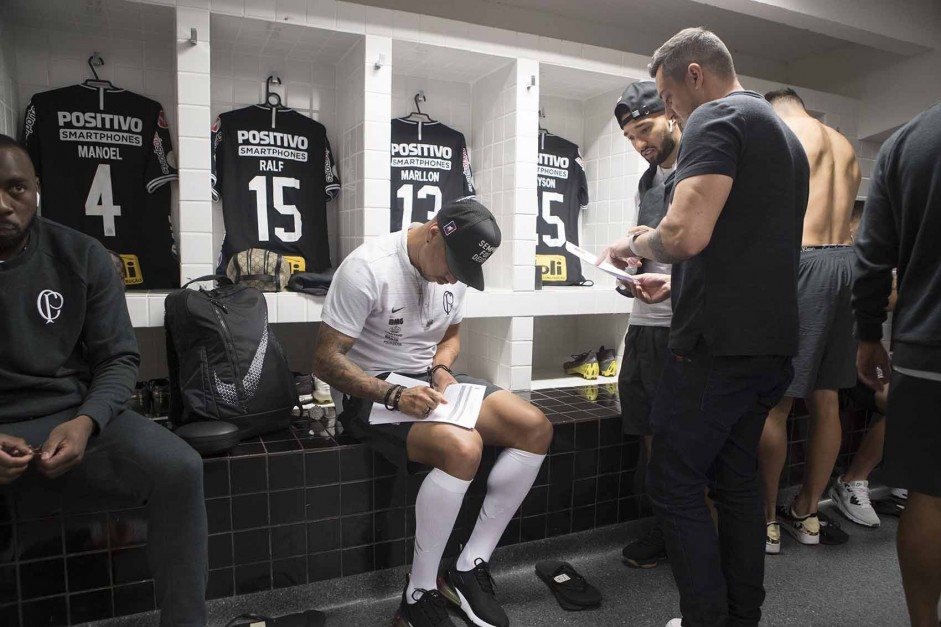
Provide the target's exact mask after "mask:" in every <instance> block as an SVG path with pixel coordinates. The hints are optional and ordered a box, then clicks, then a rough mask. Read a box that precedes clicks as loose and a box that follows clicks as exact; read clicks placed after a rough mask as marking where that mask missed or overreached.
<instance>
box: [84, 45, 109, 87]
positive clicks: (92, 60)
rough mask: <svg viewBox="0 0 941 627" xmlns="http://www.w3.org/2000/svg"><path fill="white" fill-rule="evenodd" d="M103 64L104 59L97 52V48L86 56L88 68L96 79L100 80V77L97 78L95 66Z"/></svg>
mask: <svg viewBox="0 0 941 627" xmlns="http://www.w3.org/2000/svg"><path fill="white" fill-rule="evenodd" d="M104 64H105V60H104V59H102V58H101V55H100V54H98V51H97V50H96V51H95V52H93V53H92V55H91V56H90V57H88V69H90V70H91V73H92V76H94V77H95V80H96V81H100V80H101V79H100V78H98V71H97V70H96V69H95V68H96V67H101V66H102V65H104Z"/></svg>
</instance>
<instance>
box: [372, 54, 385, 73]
mask: <svg viewBox="0 0 941 627" xmlns="http://www.w3.org/2000/svg"><path fill="white" fill-rule="evenodd" d="M385 64H386V55H384V54H380V55H379V58H378V59H376V64H375V65H376V69H377V70H380V69H382V66H383V65H385Z"/></svg>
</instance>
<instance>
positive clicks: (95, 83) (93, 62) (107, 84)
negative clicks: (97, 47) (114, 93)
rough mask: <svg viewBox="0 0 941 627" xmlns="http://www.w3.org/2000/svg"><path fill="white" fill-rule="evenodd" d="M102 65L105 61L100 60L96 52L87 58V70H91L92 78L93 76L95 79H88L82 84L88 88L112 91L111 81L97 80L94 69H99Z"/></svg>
mask: <svg viewBox="0 0 941 627" xmlns="http://www.w3.org/2000/svg"><path fill="white" fill-rule="evenodd" d="M104 64H105V60H104V59H102V58H101V55H99V54H98V53H97V52H95V53H93V54H92V55H91V56H90V57H88V69H89V70H91V73H92V76H94V77H95V78H94V80H92V79H88V80H87V81H85V82H84V83H82V84H83V85H87V86H88V87H95V88H96V89H97V88H100V87H104V88H107V89H114V85H113V84H112V83H111V81H107V80H101V79H100V78H98V70H96V69H95V68H96V67H101V66H102V65H104Z"/></svg>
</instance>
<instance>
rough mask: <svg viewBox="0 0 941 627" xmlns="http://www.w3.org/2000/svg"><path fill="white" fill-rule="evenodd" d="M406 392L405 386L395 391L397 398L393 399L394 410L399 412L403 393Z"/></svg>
mask: <svg viewBox="0 0 941 627" xmlns="http://www.w3.org/2000/svg"><path fill="white" fill-rule="evenodd" d="M404 391H405V386H404V385H400V386H399V387H398V389H397V390H396V391H395V398H393V399H392V410H393V411H399V401H400V400H401V399H402V392H404Z"/></svg>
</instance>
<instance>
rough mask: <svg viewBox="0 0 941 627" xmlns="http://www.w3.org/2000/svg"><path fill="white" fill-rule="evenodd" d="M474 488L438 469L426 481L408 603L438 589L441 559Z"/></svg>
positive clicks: (417, 518)
mask: <svg viewBox="0 0 941 627" xmlns="http://www.w3.org/2000/svg"><path fill="white" fill-rule="evenodd" d="M470 484H471V482H470V481H464V480H463V479H458V478H457V477H452V476H451V475H449V474H448V473H446V472H444V471H443V470H440V469H438V468H435V469H434V470H432V471H431V472H429V473H428V476H427V477H425V480H424V481H422V484H421V488H419V490H418V497H417V498H416V499H415V553H414V554H413V555H412V574H411V577H409V582H408V588H407V589H406V591H405V599H406V600H407V601H408V603H410V604H411V603H415V601H416V600H417V599H415V598H414V597H413V595H412V593H413V592H415V590H436V589H437V585H438V567H439V565H440V564H441V556H442V555H444V548H445V546H446V545H447V543H448V538H450V537H451V531H452V530H453V529H454V521H455V520H457V514H458V512H460V511H461V503H463V502H464V494H466V493H467V488H468V487H469V486H470ZM419 598H421V597H420V596H419Z"/></svg>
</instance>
